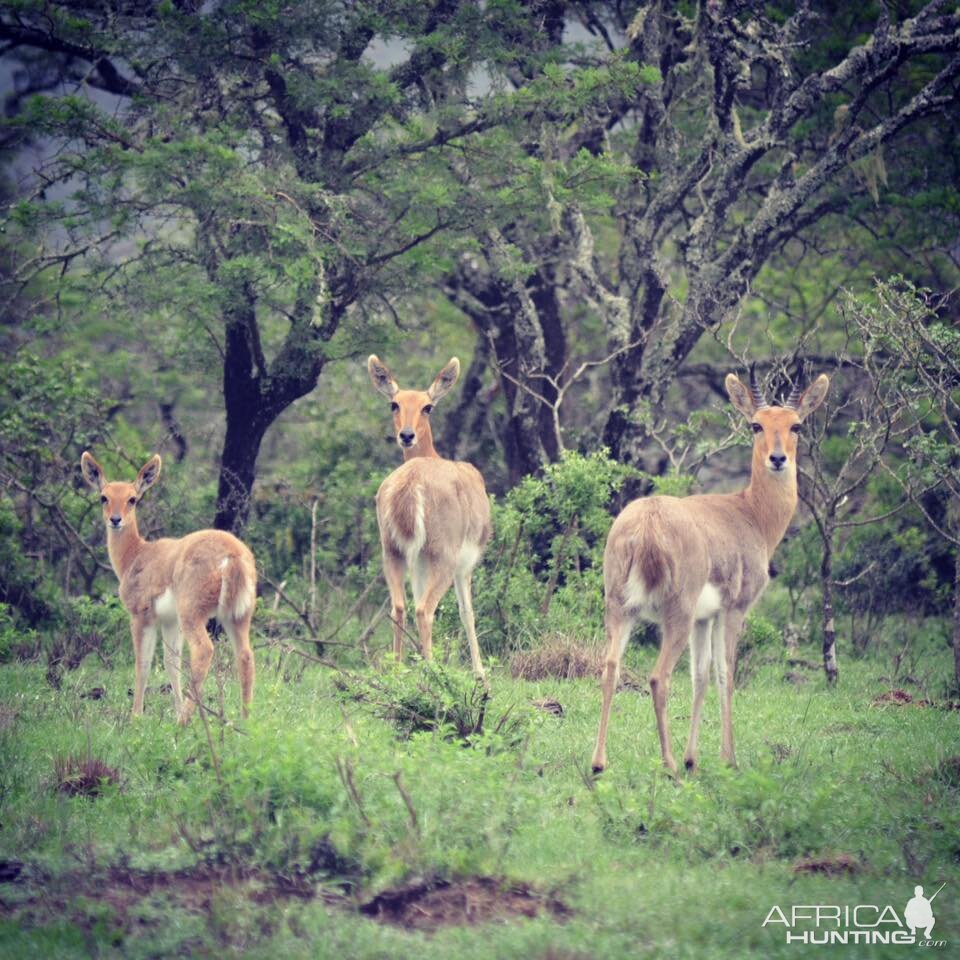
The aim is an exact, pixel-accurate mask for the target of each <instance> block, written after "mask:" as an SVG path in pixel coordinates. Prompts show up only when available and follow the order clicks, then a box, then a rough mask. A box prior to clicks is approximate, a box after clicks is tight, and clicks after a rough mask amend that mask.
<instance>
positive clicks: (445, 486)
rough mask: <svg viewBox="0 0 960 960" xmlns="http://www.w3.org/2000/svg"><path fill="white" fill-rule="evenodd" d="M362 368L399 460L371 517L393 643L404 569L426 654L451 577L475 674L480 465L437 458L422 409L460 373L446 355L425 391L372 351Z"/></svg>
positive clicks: (482, 495)
mask: <svg viewBox="0 0 960 960" xmlns="http://www.w3.org/2000/svg"><path fill="white" fill-rule="evenodd" d="M367 372H368V373H369V374H370V379H371V381H372V382H373V386H374V388H375V389H376V390H377V392H378V393H380V394H382V395H383V396H385V397H386V398H387V399H388V400H389V401H390V408H391V410H392V411H393V425H394V429H395V430H396V437H397V443H398V444H399V445H400V449H401V450H403V459H404V464H403V466H400V467H398V468H397V469H396V470H394V471H393V473H391V474H390V475H389V476H388V477H387V478H386V480H384V481H383V483H381V484H380V489H379V490H378V491H377V523H378V525H379V527H380V543H381V546H382V547H383V575H384V578H385V579H386V581H387V587H388V588H389V590H390V601H391V604H392V612H391V616H392V619H393V650H394V653H395V654H396V656H397V658H398V659H399V658H400V657H401V656H402V654H403V635H404V630H405V620H404V617H405V613H404V611H405V606H406V603H405V601H406V590H405V587H404V581H405V579H406V574H407V571H409V573H410V580H411V583H412V586H413V598H414V603H415V604H416V619H417V632H418V634H419V636H420V650H421V652H422V654H423V656H424V658H425V659H427V660H429V659H430V657H431V655H432V648H433V618H434V614H435V613H436V610H437V605H438V604H439V603H440V601H441V599H442V598H443V595H444V594H445V593H446V592H447V591H448V590H449V589H450V585H451V584H453V587H454V589H455V590H456V593H457V605H458V607H459V610H460V620H461V622H462V623H463V629H464V630H465V631H466V634H467V641H468V643H469V645H470V661H471V663H472V664H473V671H474V673H475V674H476V675H477V676H478V677H482V676H483V664H482V662H481V660H480V646H479V643H478V642H477V631H476V628H475V626H474V617H473V599H472V596H471V588H470V579H471V577H472V575H473V568H474V567H475V566H476V565H477V562H478V561H479V560H480V556H481V554H482V553H483V548H484V547H485V546H486V544H487V541H488V540H489V539H490V532H491V527H490V501H489V500H488V499H487V491H486V488H485V486H484V483H483V477H482V476H480V472H479V471H478V470H477V468H476V467H474V466H473V465H472V464H470V463H460V462H457V461H453V460H445V459H443V458H442V457H441V456H440V455H439V454H438V453H437V451H436V450H435V449H434V446H433V434H432V433H431V431H430V412H431V410H432V409H433V405H434V404H435V403H436V402H437V401H438V400H440V398H441V397H444V396H446V395H447V394H448V393H449V392H450V390H451V389H452V387H453V385H454V384H455V383H456V382H457V378H458V377H459V376H460V361H459V360H457V358H456V357H454V358H453V359H452V360H451V361H450V362H449V363H448V364H447V365H446V366H445V367H444V368H443V369H442V370H441V371H440V373H439V374H438V375H437V377H436V379H435V380H434V381H433V383H432V384H431V385H430V387H429V388H428V389H426V390H401V389H400V387H399V386H398V385H397V381H396V380H395V379H394V378H393V374H391V373H390V371H389V370H388V369H387V367H386V365H385V364H383V363H382V362H381V361H380V360H379V358H377V357H376V356H371V357H370V358H369V359H368V360H367Z"/></svg>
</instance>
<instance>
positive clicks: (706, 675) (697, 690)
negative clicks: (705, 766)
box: [683, 618, 714, 770]
mask: <svg viewBox="0 0 960 960" xmlns="http://www.w3.org/2000/svg"><path fill="white" fill-rule="evenodd" d="M713 624H714V618H711V619H709V620H698V621H697V622H696V623H694V625H693V633H691V634H690V680H691V682H692V684H693V709H692V710H691V712H690V739H689V740H688V741H687V749H686V750H685V751H684V754H683V764H684V766H685V767H686V768H687V769H688V770H692V769H693V768H694V767H695V766H696V765H697V743H698V741H699V739H700V720H701V718H702V716H703V698H704V697H705V696H706V693H707V687H708V686H710V660H711V657H712V649H711V644H710V633H711V630H712V628H713Z"/></svg>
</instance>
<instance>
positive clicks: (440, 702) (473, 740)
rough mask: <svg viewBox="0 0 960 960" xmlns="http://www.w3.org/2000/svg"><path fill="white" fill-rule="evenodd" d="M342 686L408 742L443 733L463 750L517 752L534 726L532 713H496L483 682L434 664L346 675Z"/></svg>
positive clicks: (514, 710) (510, 709) (513, 707)
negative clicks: (415, 737) (476, 746)
mask: <svg viewBox="0 0 960 960" xmlns="http://www.w3.org/2000/svg"><path fill="white" fill-rule="evenodd" d="M338 686H339V688H340V690H341V692H342V693H344V694H345V695H346V696H348V697H349V698H350V699H353V700H357V701H359V702H361V703H364V704H366V705H367V706H369V707H370V708H371V709H372V711H373V713H374V714H376V715H377V716H379V717H381V718H382V719H384V720H387V721H389V722H390V723H392V724H393V725H394V727H396V729H397V732H398V734H399V735H400V736H401V737H402V738H403V739H409V738H410V737H412V736H413V735H414V734H415V733H422V732H425V731H439V732H440V733H441V735H442V736H443V737H444V739H447V740H456V741H459V742H461V743H463V744H464V746H468V745H472V744H482V745H484V746H486V747H487V748H488V749H492V748H494V747H497V748H500V747H506V748H512V747H515V746H516V745H517V744H518V743H520V742H521V741H522V740H523V737H524V735H525V733H526V729H527V724H528V721H529V711H521V710H517V708H516V705H515V704H509V705H508V706H507V707H506V708H505V709H503V710H498V711H492V710H491V709H490V703H491V701H492V697H491V695H490V691H489V689H488V687H487V686H486V685H485V683H484V681H482V680H477V679H475V678H474V677H472V676H470V675H468V674H465V673H462V672H460V671H457V670H451V669H449V668H447V667H444V666H442V665H441V664H439V663H436V662H434V661H430V662H423V661H421V662H419V663H416V664H414V665H412V666H407V665H404V664H398V665H396V666H395V667H394V668H393V669H392V670H391V671H389V672H387V673H385V674H381V675H372V674H354V675H348V674H342V675H341V678H340V680H339V682H338Z"/></svg>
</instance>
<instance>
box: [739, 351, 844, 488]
mask: <svg viewBox="0 0 960 960" xmlns="http://www.w3.org/2000/svg"><path fill="white" fill-rule="evenodd" d="M799 381H800V376H799V371H798V373H797V376H796V377H795V379H794V384H793V389H792V390H791V391H790V395H789V396H788V397H787V399H786V400H785V401H784V403H783V406H782V407H771V406H770V404H768V403H767V401H766V400H765V399H764V397H763V393H762V392H761V391H760V388H759V386H757V381H756V376H755V374H754V369H753V367H751V368H750V387H749V389H748V388H747V387H746V386H744V384H743V382H742V381H741V380H740V379H739V378H737V377H736V376H734V375H733V374H732V373H731V374H728V375H727V379H726V387H727V395H728V396H729V397H730V402H731V403H732V404H733V405H734V406H735V407H736V408H737V409H738V410H739V411H740V412H741V413H742V414H743V415H744V416H745V417H746V418H747V420H748V421H749V423H750V427H751V429H752V430H753V466H754V470H756V469H757V468H758V467H759V468H762V469H765V470H767V471H769V473H770V475H773V476H780V477H793V476H795V475H796V469H797V439H798V436H799V434H800V429H801V426H800V425H801V424H802V423H803V421H804V420H806V418H807V417H809V416H810V414H811V413H813V411H814V410H816V409H817V407H819V406H820V404H821V403H823V400H824V398H825V397H826V395H827V389H828V388H829V386H830V380H829V378H828V377H827V375H826V374H825V373H821V374H820V376H819V377H817V379H816V380H814V381H813V383H812V384H811V385H810V386H809V387H808V388H807V389H806V390H805V391H803V392H802V393H801V392H800V382H799Z"/></svg>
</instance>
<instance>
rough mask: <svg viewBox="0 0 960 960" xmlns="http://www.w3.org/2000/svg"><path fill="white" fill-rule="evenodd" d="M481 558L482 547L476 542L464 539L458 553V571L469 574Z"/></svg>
mask: <svg viewBox="0 0 960 960" xmlns="http://www.w3.org/2000/svg"><path fill="white" fill-rule="evenodd" d="M479 559H480V548H479V547H478V546H477V545H476V544H475V543H470V542H469V541H466V540H465V541H464V542H463V545H462V546H461V547H460V552H459V553H458V554H457V573H460V574H469V573H470V572H471V571H472V570H473V568H474V567H475V566H476V565H477V561H478V560H479Z"/></svg>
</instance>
